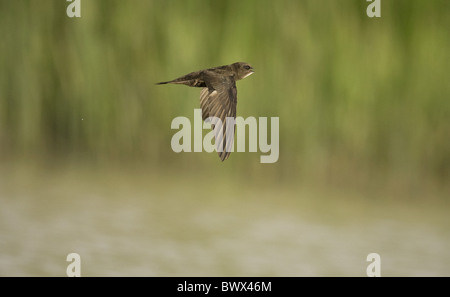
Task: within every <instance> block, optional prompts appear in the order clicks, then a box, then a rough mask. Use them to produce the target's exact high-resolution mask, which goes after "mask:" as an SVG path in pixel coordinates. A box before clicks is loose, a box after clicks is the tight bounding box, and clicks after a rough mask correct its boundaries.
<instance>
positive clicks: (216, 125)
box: [200, 73, 237, 161]
mask: <svg viewBox="0 0 450 297" xmlns="http://www.w3.org/2000/svg"><path fill="white" fill-rule="evenodd" d="M205 75H208V74H207V73H205ZM205 81H206V84H207V87H206V88H203V89H202V91H201V93H200V107H201V108H202V118H203V120H207V119H208V118H210V120H211V124H212V128H213V129H214V136H215V144H216V148H217V152H218V154H219V157H220V159H221V160H222V161H224V160H226V159H228V157H229V156H230V154H231V150H232V149H233V143H234V131H235V125H234V119H235V118H236V105H237V89H236V82H235V80H234V78H233V77H232V76H221V77H217V76H212V77H208V79H206V80H205ZM227 118H233V121H228V120H227ZM219 120H220V122H219Z"/></svg>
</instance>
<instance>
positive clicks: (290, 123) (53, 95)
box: [0, 0, 450, 199]
mask: <svg viewBox="0 0 450 297" xmlns="http://www.w3.org/2000/svg"><path fill="white" fill-rule="evenodd" d="M67 5H68V2H66V1H51V0H44V1H25V0H24V1H8V0H0V37H1V42H0V65H1V69H2V70H1V72H0V160H1V162H6V160H10V159H20V158H22V157H24V156H26V157H27V158H31V159H33V158H36V159H44V160H54V159H56V158H62V159H65V158H67V159H70V160H77V161H80V162H88V163H94V164H100V165H101V164H110V163H117V164H120V165H123V164H136V163H139V164H140V165H141V166H143V167H147V168H149V169H150V170H160V169H162V168H168V169H167V170H179V171H181V172H183V171H185V172H186V173H188V172H189V171H188V170H189V169H188V168H196V170H198V171H201V170H210V171H211V173H212V174H211V175H217V176H218V177H220V176H221V174H222V172H226V173H227V174H233V175H237V176H238V177H248V176H259V175H267V176H269V177H275V178H278V179H288V180H297V179H300V178H301V179H305V178H307V179H309V180H311V181H317V182H318V183H334V184H341V185H344V186H345V185H354V184H358V185H360V186H361V187H363V188H368V189H369V190H370V187H374V188H375V187H378V186H380V185H381V186H383V187H388V188H391V187H394V188H396V187H398V189H399V190H400V191H401V193H402V194H408V195H409V194H412V193H415V192H416V191H419V196H420V195H422V194H423V193H422V192H420V191H421V190H423V189H431V188H433V189H444V190H446V191H447V190H448V184H449V183H448V181H449V179H450V141H449V140H450V139H449V136H450V84H449V83H448V81H449V79H448V69H449V67H450V54H449V53H450V35H449V33H448V29H449V28H450V2H449V1H447V0H433V1H423V0H408V1H406V0H402V1H400V0H396V1H382V16H381V18H379V19H375V18H374V19H370V18H368V17H367V16H366V6H367V5H368V2H366V1H362V0H361V1H359V0H352V1H350V0H347V1H334V0H314V1H272V0H258V1H256V0H255V1H253V0H246V1H235V0H233V1H201V0H192V1H121V0H104V1H100V0H96V1H82V17H81V18H80V19H75V18H74V19H71V18H68V17H67V16H66V7H67ZM236 61H245V62H248V63H250V64H252V65H253V66H254V67H255V69H256V73H255V74H254V75H253V76H251V77H250V78H248V79H246V80H243V81H241V82H239V83H238V102H239V103H238V115H240V116H243V117H248V116H255V117H259V116H267V117H271V116H278V117H279V118H280V159H279V161H278V163H276V164H259V156H260V153H257V154H255V153H235V154H232V155H231V157H230V159H229V160H227V161H226V162H224V163H221V162H220V160H219V158H218V157H217V155H216V154H206V153H203V154H199V153H195V154H194V153H192V154H175V153H174V152H172V150H171V148H170V140H171V137H172V135H173V134H174V133H175V131H174V130H171V129H170V123H171V121H172V119H173V118H174V117H176V116H186V117H190V118H192V117H193V108H198V107H199V91H200V90H197V89H192V88H186V87H183V86H164V87H162V86H156V85H155V84H154V83H156V82H158V81H162V80H168V79H173V78H175V77H177V76H180V75H183V74H186V73H188V72H190V71H195V70H199V69H203V68H207V67H212V66H218V65H223V64H229V63H232V62H236ZM56 156H58V157H56ZM421 198H423V199H427V198H428V197H427V195H422V197H421Z"/></svg>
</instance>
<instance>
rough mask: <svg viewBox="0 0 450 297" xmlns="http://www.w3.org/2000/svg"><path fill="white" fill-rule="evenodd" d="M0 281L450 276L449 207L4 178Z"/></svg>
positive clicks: (49, 175) (86, 175) (118, 176)
mask: <svg viewBox="0 0 450 297" xmlns="http://www.w3.org/2000/svg"><path fill="white" fill-rule="evenodd" d="M0 178H1V179H0V203H1V206H0V275H1V276H65V275H66V268H67V265H69V262H67V261H66V257H67V255H68V254H69V253H78V254H79V255H80V257H81V275H82V276H366V268H367V266H368V265H369V264H370V263H369V262H367V261H366V257H367V255H368V254H370V253H378V254H379V255H380V257H381V275H382V276H450V228H449V227H450V225H449V222H450V219H449V218H448V208H447V207H446V206H445V205H444V206H443V203H440V204H439V206H430V205H428V204H424V205H417V204H414V205H411V203H410V202H406V201H405V202H403V203H398V202H396V203H394V202H389V201H385V200H381V202H376V203H375V202H372V201H371V200H369V199H367V198H364V197H358V196H356V197H351V198H350V197H345V196H346V195H342V194H333V193H332V192H331V193H328V194H327V192H326V191H320V192H319V191H313V190H305V189H304V188H303V187H300V186H298V187H296V186H294V185H292V186H291V187H290V188H286V187H283V186H281V185H278V186H276V187H275V186H273V187H272V186H271V185H245V186H243V185H241V184H239V183H237V184H236V183H234V182H230V181H228V182H226V183H222V182H220V181H217V180H216V181H211V182H207V183H205V182H200V181H199V180H198V179H196V178H194V177H191V178H187V177H185V176H182V175H179V176H175V177H174V176H171V175H168V174H165V175H164V174H163V175H155V174H144V173H136V174H134V175H129V174H126V173H118V172H115V173H109V172H107V171H105V172H102V171H96V172H92V171H89V170H70V169H69V170H59V171H58V170H55V171H53V170H35V169H34V170H31V171H29V170H26V169H21V170H17V171H15V172H7V171H5V170H3V171H1V174H0Z"/></svg>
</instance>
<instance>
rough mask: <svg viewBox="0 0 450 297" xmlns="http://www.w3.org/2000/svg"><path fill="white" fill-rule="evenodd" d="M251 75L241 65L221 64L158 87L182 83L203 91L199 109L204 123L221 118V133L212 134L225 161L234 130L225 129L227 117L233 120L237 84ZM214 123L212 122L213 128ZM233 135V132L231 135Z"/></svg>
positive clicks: (244, 65) (230, 146)
mask: <svg viewBox="0 0 450 297" xmlns="http://www.w3.org/2000/svg"><path fill="white" fill-rule="evenodd" d="M253 72H254V70H253V67H252V66H250V65H249V64H247V63H244V62H237V63H233V64H231V65H224V66H219V67H214V68H208V69H205V70H200V71H196V72H191V73H189V74H186V75H184V76H181V77H179V78H176V79H174V80H171V81H166V82H160V83H158V84H183V85H187V86H190V87H197V88H203V89H202V91H201V93H200V107H201V108H202V117H203V120H206V119H208V118H216V119H220V123H222V125H221V127H223V129H221V130H220V133H215V139H216V145H217V147H220V148H221V149H220V150H221V151H220V150H219V151H218V153H219V157H220V159H221V160H222V161H224V160H226V159H227V158H228V157H229V155H230V153H231V148H232V146H233V141H234V128H233V129H232V131H228V132H227V131H226V130H227V120H226V118H227V117H232V118H236V105H237V89H236V81H238V80H241V79H243V78H245V77H247V76H249V75H251V74H252V73H253ZM216 123H218V121H217V122H214V121H213V122H212V124H213V129H214V126H215V124H216ZM231 132H232V133H231Z"/></svg>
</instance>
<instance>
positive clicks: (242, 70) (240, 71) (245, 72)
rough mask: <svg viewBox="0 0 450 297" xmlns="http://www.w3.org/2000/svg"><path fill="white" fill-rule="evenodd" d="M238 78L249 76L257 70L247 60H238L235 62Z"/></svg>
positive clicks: (234, 66)
mask: <svg viewBox="0 0 450 297" xmlns="http://www.w3.org/2000/svg"><path fill="white" fill-rule="evenodd" d="M233 68H234V72H235V77H236V80H240V79H243V78H246V77H247V76H249V75H251V74H253V73H254V72H255V70H254V69H253V67H252V66H251V65H250V64H248V63H245V62H237V63H234V64H233Z"/></svg>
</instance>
